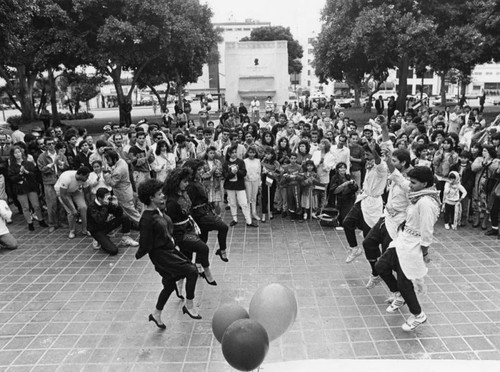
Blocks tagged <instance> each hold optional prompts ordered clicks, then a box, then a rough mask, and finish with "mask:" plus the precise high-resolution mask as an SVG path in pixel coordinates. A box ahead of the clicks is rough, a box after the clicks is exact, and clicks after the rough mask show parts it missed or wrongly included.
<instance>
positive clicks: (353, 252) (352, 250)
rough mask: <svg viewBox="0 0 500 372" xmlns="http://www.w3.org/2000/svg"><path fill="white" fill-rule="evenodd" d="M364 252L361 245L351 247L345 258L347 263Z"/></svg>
mask: <svg viewBox="0 0 500 372" xmlns="http://www.w3.org/2000/svg"><path fill="white" fill-rule="evenodd" d="M362 253H363V249H361V247H355V248H349V254H348V255H347V258H346V259H345V263H351V262H352V261H354V260H355V259H356V257H358V256H360V255H361V254H362Z"/></svg>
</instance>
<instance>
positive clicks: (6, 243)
mask: <svg viewBox="0 0 500 372" xmlns="http://www.w3.org/2000/svg"><path fill="white" fill-rule="evenodd" d="M0 248H5V249H11V250H12V249H16V248H17V240H16V238H14V236H13V235H12V234H11V233H7V234H3V235H0Z"/></svg>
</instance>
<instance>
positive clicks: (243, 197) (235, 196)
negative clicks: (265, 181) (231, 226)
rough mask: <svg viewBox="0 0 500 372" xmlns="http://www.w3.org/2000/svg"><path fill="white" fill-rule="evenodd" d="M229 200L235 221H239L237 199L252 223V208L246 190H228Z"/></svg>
mask: <svg viewBox="0 0 500 372" xmlns="http://www.w3.org/2000/svg"><path fill="white" fill-rule="evenodd" d="M226 192H227V200H228V201H229V207H230V208H231V215H232V216H233V220H234V221H238V206H237V204H236V201H238V204H239V205H240V207H241V210H242V212H243V216H245V220H246V222H247V223H248V224H250V223H252V216H250V208H249V207H248V201H247V194H246V191H245V190H226Z"/></svg>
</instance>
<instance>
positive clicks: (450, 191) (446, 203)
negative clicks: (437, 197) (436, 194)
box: [443, 171, 467, 230]
mask: <svg viewBox="0 0 500 372" xmlns="http://www.w3.org/2000/svg"><path fill="white" fill-rule="evenodd" d="M466 196H467V191H466V190H465V188H464V187H463V186H462V184H461V183H460V175H459V174H458V172H455V171H451V172H450V174H449V175H448V181H446V184H445V185H444V192H443V209H444V228H445V229H446V230H449V229H450V227H451V229H453V230H456V229H457V226H458V225H459V224H460V218H461V216H462V204H461V203H462V200H463V199H465V197H466Z"/></svg>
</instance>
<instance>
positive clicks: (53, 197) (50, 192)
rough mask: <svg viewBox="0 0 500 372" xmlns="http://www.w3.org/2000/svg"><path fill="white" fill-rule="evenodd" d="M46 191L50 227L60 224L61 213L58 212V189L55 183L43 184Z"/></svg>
mask: <svg viewBox="0 0 500 372" xmlns="http://www.w3.org/2000/svg"><path fill="white" fill-rule="evenodd" d="M43 189H44V191H45V203H47V217H48V222H49V226H50V227H56V226H58V225H59V223H58V221H59V214H58V213H57V206H58V204H59V201H58V200H57V194H56V190H55V189H54V185H47V184H44V185H43Z"/></svg>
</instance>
